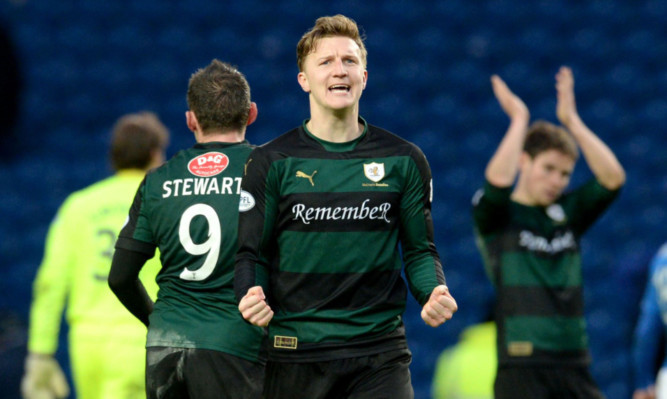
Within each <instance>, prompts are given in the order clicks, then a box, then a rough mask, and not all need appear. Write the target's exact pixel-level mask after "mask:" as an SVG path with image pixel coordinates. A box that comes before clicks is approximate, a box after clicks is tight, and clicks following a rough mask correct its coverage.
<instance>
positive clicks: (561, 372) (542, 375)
mask: <svg viewBox="0 0 667 399" xmlns="http://www.w3.org/2000/svg"><path fill="white" fill-rule="evenodd" d="M493 391H494V394H495V399H521V398H530V399H604V395H603V394H602V392H601V391H600V389H599V388H598V386H597V384H596V383H595V381H594V380H593V377H592V376H591V373H590V372H589V371H588V368H586V367H500V368H498V373H497V375H496V381H495V384H494V387H493Z"/></svg>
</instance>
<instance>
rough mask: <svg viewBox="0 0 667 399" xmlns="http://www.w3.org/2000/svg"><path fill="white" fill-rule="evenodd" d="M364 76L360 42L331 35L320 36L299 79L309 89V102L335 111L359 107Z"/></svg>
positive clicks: (364, 83)
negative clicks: (321, 37)
mask: <svg viewBox="0 0 667 399" xmlns="http://www.w3.org/2000/svg"><path fill="white" fill-rule="evenodd" d="M367 76H368V72H367V71H366V68H365V67H364V65H363V62H362V59H361V49H360V48H359V46H358V45H357V44H356V43H355V42H354V40H352V39H350V38H348V37H343V36H334V37H325V38H323V39H320V40H319V42H318V43H317V45H316V48H315V51H313V52H312V53H310V54H308V55H307V56H306V59H305V62H304V66H303V71H302V72H299V75H298V80H299V84H300V85H301V88H302V89H303V90H304V91H305V92H308V93H310V98H311V104H312V103H313V102H314V104H315V105H316V106H318V107H321V108H323V109H327V110H330V111H333V112H336V111H339V110H345V109H356V107H358V104H359V99H360V98H361V93H362V92H363V90H364V88H365V87H366V79H367Z"/></svg>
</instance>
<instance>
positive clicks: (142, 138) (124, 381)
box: [21, 112, 169, 399]
mask: <svg viewBox="0 0 667 399" xmlns="http://www.w3.org/2000/svg"><path fill="white" fill-rule="evenodd" d="M168 140H169V132H168V130H167V128H166V127H165V126H164V125H163V124H162V122H161V121H160V120H159V119H158V117H157V116H156V115H155V114H153V113H151V112H140V113H134V114H128V115H125V116H123V117H121V118H120V119H119V120H118V121H117V122H116V124H115V126H114V127H113V131H112V138H111V149H110V160H111V164H112V167H113V169H114V171H115V174H114V175H113V176H111V177H108V178H106V179H104V180H101V181H99V182H97V183H95V184H92V185H91V186H88V187H86V188H84V189H82V190H79V191H77V192H75V193H73V194H71V195H70V196H69V197H68V198H67V199H66V200H65V202H64V203H63V204H62V206H61V207H60V209H59V210H58V213H57V215H56V217H55V219H54V220H53V222H52V223H51V226H50V228H49V232H48V235H47V240H46V246H45V250H44V259H43V261H42V264H41V265H40V267H39V270H38V272H37V277H36V279H35V282H34V287H33V301H32V305H31V309H30V326H29V332H28V334H29V336H28V357H27V359H26V362H25V374H24V377H23V379H22V382H21V392H22V395H23V397H24V398H25V399H41V398H63V397H66V396H68V394H69V387H68V384H67V381H66V379H65V376H64V374H63V372H62V370H61V367H60V365H59V364H58V362H57V360H56V359H55V358H54V354H55V352H56V350H57V345H58V336H59V331H60V322H61V317H62V313H63V310H64V309H65V307H66V308H67V313H66V319H67V323H68V325H69V337H68V338H69V356H70V364H71V367H72V376H73V380H74V386H75V390H76V395H77V397H79V398H82V399H96V398H110V399H111V398H137V399H138V398H143V397H144V356H145V349H144V342H145V336H146V327H145V326H144V325H142V324H141V323H140V322H139V321H138V320H136V319H135V318H134V317H132V315H131V314H129V313H128V312H127V310H126V309H125V308H124V307H123V305H122V304H121V303H120V302H118V299H117V298H116V297H115V296H114V295H113V293H112V292H111V291H110V290H109V286H108V285H107V276H108V274H109V269H110V267H111V258H112V255H113V252H114V245H115V242H116V237H117V235H118V232H119V231H120V229H121V227H122V226H123V222H124V221H125V219H126V217H127V210H128V209H129V208H130V205H131V204H132V197H133V195H134V193H135V192H136V190H137V188H138V187H139V183H140V182H141V180H142V179H143V178H144V175H145V173H146V171H147V170H149V169H151V168H154V167H157V166H159V165H160V164H162V163H163V162H164V158H165V149H166V147H167V144H168ZM159 269H160V263H159V261H158V260H157V259H154V260H152V261H151V262H150V264H149V267H147V268H145V269H144V271H143V273H142V275H141V279H142V281H143V282H144V284H145V286H146V290H147V292H148V294H149V295H151V296H153V297H155V295H156V293H157V285H156V283H155V276H156V275H157V273H158V271H159Z"/></svg>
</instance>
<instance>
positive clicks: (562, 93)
mask: <svg viewBox="0 0 667 399" xmlns="http://www.w3.org/2000/svg"><path fill="white" fill-rule="evenodd" d="M556 97H557V99H558V102H557V103H556V116H557V117H558V120H559V121H560V123H561V124H563V126H569V125H570V124H571V123H572V122H573V121H574V120H575V118H578V117H579V114H578V113H577V104H576V101H575V99H574V75H573V74H572V69H570V68H568V67H566V66H563V67H560V69H559V70H558V73H557V74H556Z"/></svg>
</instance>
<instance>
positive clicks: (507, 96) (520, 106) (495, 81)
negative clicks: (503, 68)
mask: <svg viewBox="0 0 667 399" xmlns="http://www.w3.org/2000/svg"><path fill="white" fill-rule="evenodd" d="M491 87H492V88H493V94H495V96H496V99H497V100H498V103H499V104H500V107H501V108H502V109H503V111H505V113H506V114H507V116H509V117H510V119H511V120H515V119H521V120H522V121H525V122H528V120H529V119H530V112H529V111H528V107H526V104H525V103H524V102H523V100H521V99H520V98H519V96H517V95H516V94H514V93H512V90H510V89H509V87H507V85H506V84H505V82H504V81H503V80H502V79H501V78H500V76H498V75H493V76H491Z"/></svg>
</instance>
